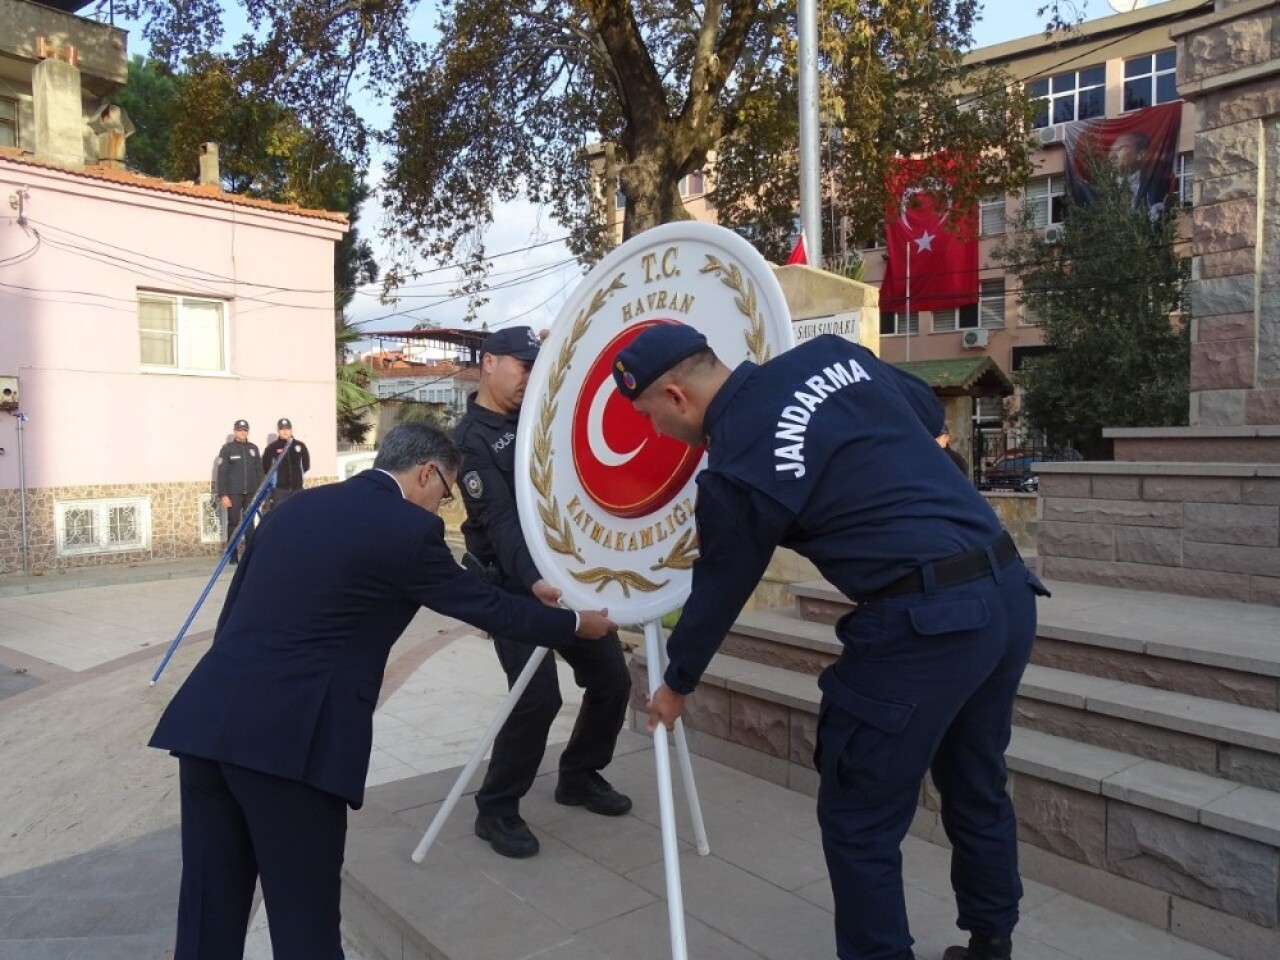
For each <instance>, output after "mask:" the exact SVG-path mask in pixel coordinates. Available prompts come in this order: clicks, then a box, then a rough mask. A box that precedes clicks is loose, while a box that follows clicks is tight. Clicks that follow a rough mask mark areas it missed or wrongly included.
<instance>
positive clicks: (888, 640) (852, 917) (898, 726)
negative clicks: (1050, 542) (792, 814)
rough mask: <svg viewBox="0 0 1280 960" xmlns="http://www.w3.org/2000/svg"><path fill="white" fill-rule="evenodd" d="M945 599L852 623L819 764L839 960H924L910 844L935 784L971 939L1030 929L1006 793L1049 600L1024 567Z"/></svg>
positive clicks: (936, 594)
mask: <svg viewBox="0 0 1280 960" xmlns="http://www.w3.org/2000/svg"><path fill="white" fill-rule="evenodd" d="M988 560H989V563H990V567H991V572H990V573H987V574H984V575H982V576H980V577H979V578H977V579H974V580H971V581H969V582H967V583H962V584H958V585H956V586H951V587H944V588H938V587H937V586H936V582H935V578H934V576H933V567H932V565H931V564H930V565H926V566H925V567H922V568H921V574H922V580H923V591H922V592H920V593H916V594H909V595H903V596H891V597H884V598H881V599H873V600H869V601H866V602H864V603H862V604H860V605H859V606H858V607H857V608H856V610H855V612H854V613H852V614H850V615H849V616H848V617H846V618H845V619H844V620H842V621H841V623H840V624H839V626H838V627H837V633H838V634H839V635H840V638H841V640H842V641H843V643H844V647H845V649H844V653H843V655H842V656H841V658H840V659H839V660H838V661H837V662H836V663H835V664H833V665H832V666H831V667H829V668H828V669H827V670H826V671H825V672H824V673H823V675H822V677H821V678H820V680H819V685H820V686H821V688H822V691H823V698H822V704H821V708H820V713H819V719H818V732H817V747H816V749H815V752H814V762H815V765H816V766H817V768H818V771H819V773H820V775H821V780H820V786H819V791H818V822H819V825H820V826H821V828H822V843H823V850H824V852H825V854H826V860H827V868H828V871H829V873H830V877H831V886H832V890H833V892H834V894H835V912H836V947H837V954H838V956H839V957H840V960H912V952H911V944H912V938H911V935H910V933H909V932H908V929H907V912H906V904H905V901H904V897H903V887H902V854H901V850H900V847H901V844H902V841H903V839H904V838H905V837H906V834H907V830H908V828H909V827H910V825H911V821H912V818H913V817H914V815H915V812H916V802H917V798H918V795H919V791H920V784H921V782H922V780H923V778H924V775H925V773H926V772H930V773H931V774H932V776H933V782H934V784H935V785H936V786H937V788H938V791H939V793H940V794H941V798H942V822H943V826H944V828H945V829H946V832H947V836H948V837H949V838H950V840H951V843H952V859H951V883H952V887H953V888H954V890H955V895H956V902H957V907H958V911H959V920H958V923H959V926H960V927H961V928H962V929H965V930H970V931H981V932H990V933H1006V932H1009V931H1012V930H1013V927H1014V925H1015V924H1016V923H1017V920H1018V900H1019V899H1020V897H1021V895H1022V884H1021V882H1020V881H1019V879H1018V864H1017V824H1016V822H1015V819H1014V812H1013V805H1012V803H1011V802H1010V800H1009V796H1008V794H1007V793H1006V791H1005V780H1006V771H1005V763H1004V751H1005V748H1006V747H1007V746H1008V744H1009V735H1010V724H1011V722H1012V714H1013V701H1014V695H1015V693H1016V692H1017V689H1018V683H1019V681H1020V680H1021V678H1022V672H1023V670H1024V669H1025V667H1026V664H1027V660H1028V658H1029V657H1030V655H1031V645H1032V642H1033V640H1034V638H1035V626H1036V615H1035V596H1036V595H1037V594H1040V595H1044V594H1045V591H1044V587H1043V585H1041V584H1040V582H1039V580H1038V579H1036V578H1035V576H1034V575H1033V574H1031V573H1030V572H1029V571H1028V570H1027V569H1026V567H1025V566H1023V564H1022V561H1021V560H1020V559H1017V558H1015V559H1014V560H1013V561H1012V562H1010V563H1009V564H1007V565H1006V566H1004V567H1000V566H999V565H998V563H997V561H996V559H995V556H994V554H992V553H990V552H988Z"/></svg>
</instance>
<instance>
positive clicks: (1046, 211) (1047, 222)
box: [1022, 173, 1067, 230]
mask: <svg viewBox="0 0 1280 960" xmlns="http://www.w3.org/2000/svg"><path fill="white" fill-rule="evenodd" d="M1041 184H1044V193H1043V194H1040V193H1038V192H1037V193H1032V190H1033V189H1034V190H1036V191H1038V190H1039V187H1040V185H1041ZM1066 192H1067V180H1066V177H1064V176H1063V175H1062V174H1060V173H1055V174H1051V175H1049V176H1047V177H1032V178H1031V179H1030V180H1028V181H1027V188H1026V190H1025V191H1023V194H1022V202H1023V203H1030V204H1035V205H1036V206H1037V207H1043V215H1041V211H1040V210H1037V211H1036V213H1035V215H1034V216H1033V218H1032V221H1031V226H1032V227H1033V228H1035V229H1037V230H1043V229H1044V228H1045V227H1048V226H1052V225H1056V224H1060V223H1062V222H1063V217H1062V210H1063V207H1064V206H1065V201H1063V202H1062V203H1059V204H1058V205H1057V206H1058V217H1057V219H1054V209H1053V208H1054V203H1053V201H1054V200H1055V199H1059V200H1060V199H1062V198H1063V197H1064V196H1065V195H1066Z"/></svg>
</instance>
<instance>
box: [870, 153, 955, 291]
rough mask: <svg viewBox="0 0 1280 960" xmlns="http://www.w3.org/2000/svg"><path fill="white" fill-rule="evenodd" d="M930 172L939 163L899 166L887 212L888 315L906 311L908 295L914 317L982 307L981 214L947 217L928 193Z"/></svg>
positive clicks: (883, 286) (914, 162)
mask: <svg viewBox="0 0 1280 960" xmlns="http://www.w3.org/2000/svg"><path fill="white" fill-rule="evenodd" d="M927 170H934V171H936V170H937V163H936V162H934V163H932V164H926V162H925V161H923V160H911V159H906V158H902V159H899V160H897V161H895V166H894V171H893V174H892V175H891V179H890V183H889V205H888V206H887V207H886V208H885V240H886V242H887V244H888V251H889V262H888V263H887V264H886V265H885V273H884V281H883V282H882V283H881V284H880V309H881V310H882V311H884V312H886V313H890V312H891V313H902V312H905V311H906V310H907V300H908V298H907V294H908V292H910V294H911V296H910V309H911V310H912V311H913V312H914V311H917V310H946V309H949V308H951V307H967V306H970V305H972V304H975V303H977V302H978V212H977V210H976V209H974V208H970V209H969V210H967V211H964V212H962V213H960V214H959V215H956V216H952V217H950V218H949V217H948V214H949V213H950V210H949V209H948V208H947V207H945V206H941V205H940V204H938V203H936V202H935V201H934V199H933V198H932V197H931V196H930V195H929V194H928V193H926V192H924V188H923V183H924V181H925V179H926V176H928V174H927V173H926V171H927ZM948 221H950V222H948ZM908 251H910V252H909V253H908Z"/></svg>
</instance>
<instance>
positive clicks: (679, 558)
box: [649, 528, 698, 570]
mask: <svg viewBox="0 0 1280 960" xmlns="http://www.w3.org/2000/svg"><path fill="white" fill-rule="evenodd" d="M697 559H698V533H697V530H696V529H695V528H690V529H688V530H686V531H685V532H684V533H682V534H680V539H679V540H677V541H676V542H675V545H674V546H672V548H671V552H670V553H668V554H667V555H666V556H665V557H663V558H662V559H661V560H659V561H658V562H657V563H655V564H654V565H653V566H651V567H650V568H649V569H650V570H662V569H664V568H665V569H671V570H688V569H690V568H691V567H692V566H693V561H695V560H697Z"/></svg>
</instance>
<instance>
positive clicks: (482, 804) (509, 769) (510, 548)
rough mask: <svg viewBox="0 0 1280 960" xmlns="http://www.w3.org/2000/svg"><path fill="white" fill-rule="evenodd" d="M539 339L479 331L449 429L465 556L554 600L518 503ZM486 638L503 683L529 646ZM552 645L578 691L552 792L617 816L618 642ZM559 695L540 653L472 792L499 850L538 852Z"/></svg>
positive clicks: (620, 798) (622, 702) (500, 580)
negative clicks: (458, 473)
mask: <svg viewBox="0 0 1280 960" xmlns="http://www.w3.org/2000/svg"><path fill="white" fill-rule="evenodd" d="M540 342H541V341H540V340H539V339H538V335H537V334H536V333H534V331H533V330H532V329H531V328H529V327H507V328H505V329H503V330H499V331H497V332H496V333H493V334H491V335H490V336H489V338H488V339H487V340H485V341H484V346H483V348H482V354H481V359H480V386H479V390H478V391H477V392H476V393H475V394H474V395H473V396H472V397H471V398H470V402H469V405H468V409H467V413H466V416H464V417H463V418H462V422H461V423H459V424H458V428H457V430H456V432H455V434H454V437H455V439H456V440H457V443H458V446H459V448H460V449H461V450H462V458H463V462H462V482H461V484H460V486H461V488H462V493H463V496H462V501H463V503H464V505H465V506H466V510H467V519H466V522H465V523H463V525H462V533H463V536H464V537H465V538H466V544H467V556H466V558H465V564H466V566H467V567H468V568H469V569H471V570H472V571H473V572H475V573H477V574H478V575H479V576H481V577H482V578H484V579H486V580H488V581H489V582H490V583H494V584H497V585H499V586H501V587H502V588H503V589H505V590H509V591H511V592H512V593H518V594H525V595H529V594H532V595H533V596H535V597H537V598H538V599H539V600H541V601H542V602H544V603H551V604H554V603H555V602H556V601H557V600H559V598H560V591H559V590H558V589H556V588H555V587H553V586H551V585H550V584H549V583H547V581H546V580H544V579H542V574H540V573H539V572H538V568H537V567H536V566H535V565H534V562H533V558H532V557H531V556H530V555H529V549H528V547H526V546H525V542H524V535H523V534H522V533H521V530H520V518H519V516H518V514H517V513H516V492H515V463H516V452H515V446H516V421H517V417H518V415H519V412H520V403H521V401H523V399H524V390H525V385H526V384H527V383H528V381H529V370H530V368H531V367H532V366H533V361H534V360H535V359H537V356H538V347H539V345H540ZM493 645H494V649H495V650H496V651H497V654H498V660H499V661H500V662H501V663H502V669H503V670H504V671H505V672H506V674H507V683H508V685H509V686H510V685H512V684H514V683H515V681H516V678H517V677H518V676H519V675H520V671H521V670H523V669H524V665H525V664H526V663H527V662H528V660H529V657H531V656H532V655H533V648H532V647H530V646H528V645H526V644H523V643H518V642H516V641H515V640H514V639H513V638H511V637H506V636H495V637H494V638H493ZM559 652H560V655H561V656H562V657H564V659H565V660H566V661H568V663H569V665H570V666H572V667H573V675H574V679H575V680H576V681H577V683H578V686H580V687H582V688H583V690H584V693H583V697H582V709H581V711H580V712H579V714H578V720H577V722H576V723H575V724H574V727H573V735H572V736H571V737H570V738H569V742H568V744H566V745H565V748H564V752H563V753H562V754H561V755H560V780H559V784H558V785H557V787H556V801H557V802H558V803H562V804H566V805H568V806H585V807H586V808H587V809H588V810H590V811H592V812H593V813H599V814H603V815H605V816H621V815H622V814H624V813H626V812H627V811H629V810H630V809H631V800H630V798H629V797H626V796H624V795H623V794H621V793H619V792H618V791H617V790H615V789H614V788H613V787H612V786H611V785H610V784H609V782H608V781H607V780H605V779H604V777H602V776H601V775H600V771H601V770H603V769H604V768H605V767H606V766H608V765H609V762H610V761H611V760H612V759H613V749H614V746H615V745H616V744H617V742H618V734H619V733H620V732H621V730H622V724H623V721H624V720H625V718H626V711H627V700H628V698H629V696H630V692H631V677H630V674H629V673H628V672H627V664H626V660H625V659H624V658H623V655H622V645H621V644H620V643H619V642H618V635H617V634H616V633H613V634H610V635H609V636H607V637H605V638H604V639H603V640H600V641H598V642H596V643H577V644H574V645H572V646H570V647H568V648H562V649H561V650H560V651H559ZM561 703H562V701H561V699H560V684H559V679H558V677H557V674H556V665H555V657H546V658H545V659H544V660H543V661H542V665H541V666H540V667H539V669H538V672H537V673H536V674H534V676H533V679H532V681H531V682H530V684H529V686H528V688H526V690H525V692H524V695H523V696H521V698H520V700H519V701H518V702H517V703H516V706H515V709H514V710H513V711H512V712H511V716H510V717H509V718H508V719H507V722H506V723H505V724H503V727H502V730H501V731H500V732H499V733H498V737H497V739H496V740H495V741H494V743H493V756H492V759H491V760H490V761H489V772H488V773H487V774H486V775H485V779H484V784H483V785H482V786H481V787H480V791H479V793H477V794H476V807H477V808H478V811H479V813H478V816H477V817H476V827H475V829H476V835H477V836H478V837H480V838H481V839H483V840H488V841H489V843H490V845H491V846H492V847H493V849H494V850H495V851H497V852H498V853H500V854H502V855H503V856H505V857H531V856H533V855H534V854H535V853H537V852H538V838H537V837H535V836H534V835H533V832H532V831H531V830H530V829H529V827H528V825H527V824H526V823H525V822H524V820H523V819H521V817H520V798H521V797H523V796H524V795H525V794H526V793H528V791H529V788H530V787H531V786H533V781H534V778H535V777H536V776H537V775H538V765H539V764H540V763H541V762H542V754H543V753H544V752H545V750H546V748H547V734H548V733H549V732H550V730H551V724H552V721H554V720H555V718H556V714H557V713H559V711H560V706H561Z"/></svg>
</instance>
